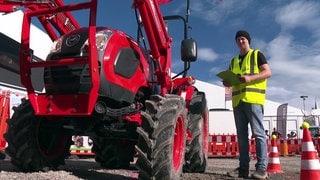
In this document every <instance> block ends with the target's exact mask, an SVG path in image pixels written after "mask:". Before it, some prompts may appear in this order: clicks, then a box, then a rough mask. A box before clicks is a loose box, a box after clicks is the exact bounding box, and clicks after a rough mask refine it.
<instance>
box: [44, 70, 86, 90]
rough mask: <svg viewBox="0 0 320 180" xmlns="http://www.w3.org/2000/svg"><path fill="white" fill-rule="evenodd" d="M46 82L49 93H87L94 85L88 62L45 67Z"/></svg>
mask: <svg viewBox="0 0 320 180" xmlns="http://www.w3.org/2000/svg"><path fill="white" fill-rule="evenodd" d="M44 83H45V88H46V93H48V94H75V93H87V92H89V90H90V88H91V86H92V84H91V80H90V74H89V68H88V65H87V64H85V65H83V64H81V65H72V66H61V67H49V68H45V70H44Z"/></svg>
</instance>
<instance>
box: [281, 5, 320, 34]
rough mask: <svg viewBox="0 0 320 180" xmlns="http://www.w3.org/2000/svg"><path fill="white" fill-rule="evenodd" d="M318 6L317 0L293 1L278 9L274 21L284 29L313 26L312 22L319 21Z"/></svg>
mask: <svg viewBox="0 0 320 180" xmlns="http://www.w3.org/2000/svg"><path fill="white" fill-rule="evenodd" d="M319 6H320V5H319V3H318V2H312V1H293V2H292V3H290V4H288V5H286V6H284V7H282V8H279V9H278V13H277V14H278V15H277V16H276V21H277V22H278V23H279V24H280V25H282V27H283V28H285V29H292V28H296V27H306V28H308V27H314V25H315V24H314V22H315V21H316V22H319V20H318V18H317V17H318V16H319V8H320V7H319ZM318 27H319V26H317V28H318Z"/></svg>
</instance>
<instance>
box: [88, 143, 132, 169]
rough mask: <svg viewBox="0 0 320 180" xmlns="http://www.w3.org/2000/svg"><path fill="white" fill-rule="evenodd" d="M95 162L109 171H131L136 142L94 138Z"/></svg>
mask: <svg viewBox="0 0 320 180" xmlns="http://www.w3.org/2000/svg"><path fill="white" fill-rule="evenodd" d="M92 139H93V147H92V151H93V152H94V153H95V160H96V162H98V163H99V164H100V165H101V166H102V167H104V168H108V169H129V168H130V162H131V161H133V157H134V153H135V151H134V145H135V144H134V142H132V141H129V140H121V139H109V138H102V137H93V138H92Z"/></svg>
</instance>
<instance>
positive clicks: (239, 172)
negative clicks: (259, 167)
mask: <svg viewBox="0 0 320 180" xmlns="http://www.w3.org/2000/svg"><path fill="white" fill-rule="evenodd" d="M227 176H229V177H233V178H248V176H249V170H245V169H240V167H238V168H236V169H235V170H233V171H230V172H227Z"/></svg>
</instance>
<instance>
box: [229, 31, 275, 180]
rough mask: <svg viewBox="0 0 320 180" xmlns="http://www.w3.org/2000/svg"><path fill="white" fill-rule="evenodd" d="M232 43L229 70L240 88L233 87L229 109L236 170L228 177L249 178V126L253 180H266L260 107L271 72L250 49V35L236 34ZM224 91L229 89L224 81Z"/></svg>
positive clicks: (256, 52)
mask: <svg viewBox="0 0 320 180" xmlns="http://www.w3.org/2000/svg"><path fill="white" fill-rule="evenodd" d="M235 40H236V43H237V46H238V48H239V55H237V56H235V57H234V58H233V59H232V60H231V62H230V64H229V70H230V71H232V72H233V73H235V74H237V75H239V80H240V82H241V84H238V85H232V106H233V113H234V119H235V124H236V129H237V138H238V144H239V154H240V157H239V167H238V168H237V169H235V170H234V171H232V172H228V174H227V175H228V176H231V177H242V178H246V177H248V176H249V162H250V157H249V138H248V135H249V134H248V124H250V126H251V131H252V136H253V137H254V138H255V144H256V157H257V163H256V164H255V168H256V171H255V172H254V173H253V174H252V175H251V177H252V178H256V179H265V178H267V176H268V174H267V172H266V169H267V153H268V152H267V151H268V150H267V140H266V135H265V131H264V127H263V123H262V122H263V116H264V114H263V113H264V110H263V106H264V103H265V96H266V86H267V79H268V78H269V77H270V76H271V70H270V68H269V65H268V63H267V60H266V58H265V56H264V55H263V54H262V52H261V51H259V50H254V49H251V48H250V41H251V38H250V35H249V33H248V32H246V31H244V30H240V31H238V32H237V33H236V36H235ZM223 84H224V85H225V86H227V87H230V86H231V85H230V84H229V83H228V82H226V81H223Z"/></svg>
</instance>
